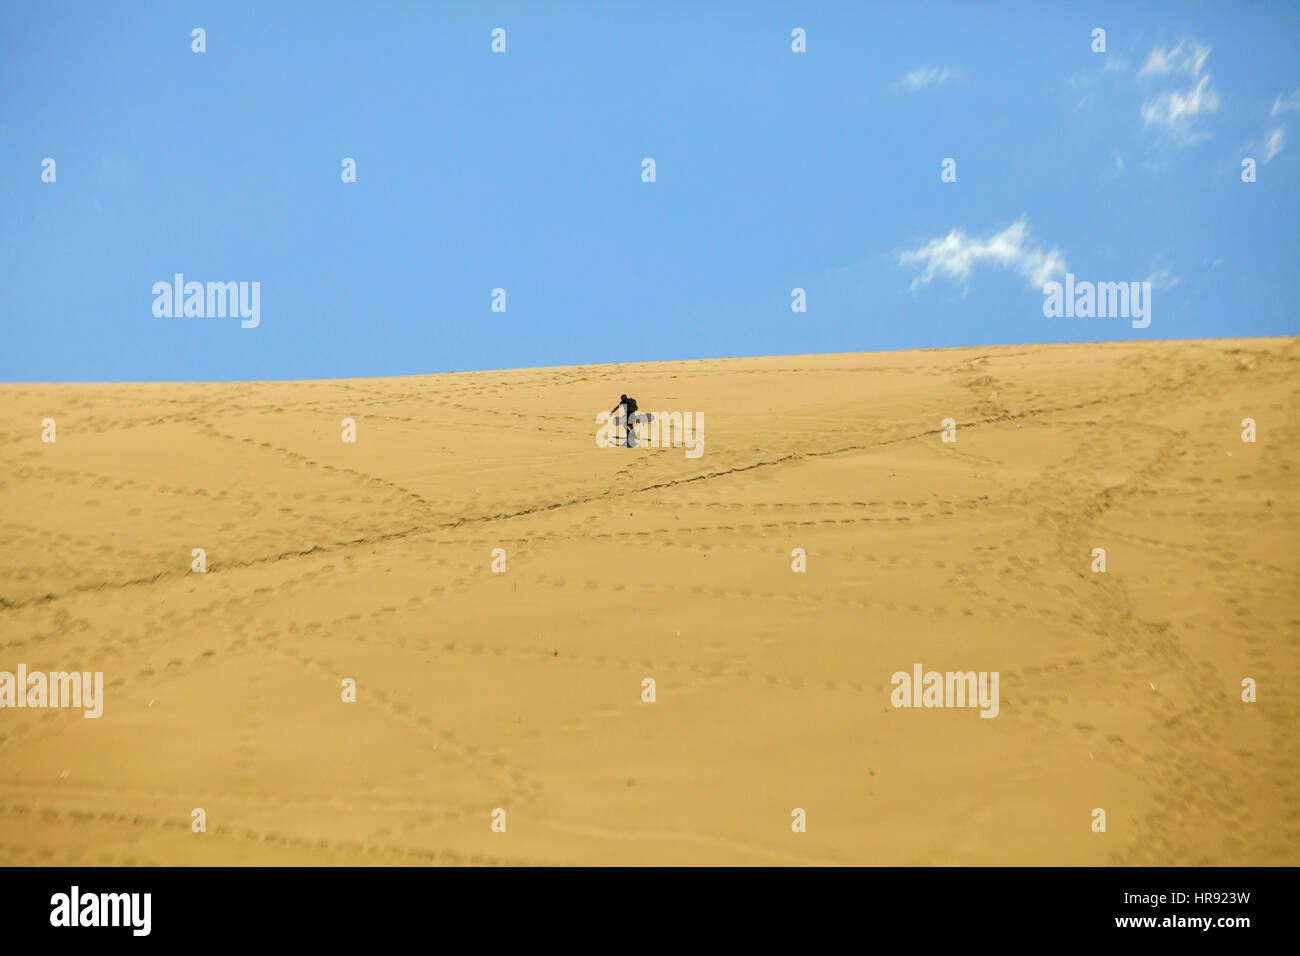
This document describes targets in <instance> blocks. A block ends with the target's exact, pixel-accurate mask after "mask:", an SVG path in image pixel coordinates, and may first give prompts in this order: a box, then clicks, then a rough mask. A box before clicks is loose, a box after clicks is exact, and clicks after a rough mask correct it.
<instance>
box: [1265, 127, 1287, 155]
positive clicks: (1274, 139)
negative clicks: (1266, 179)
mask: <svg viewBox="0 0 1300 956" xmlns="http://www.w3.org/2000/svg"><path fill="white" fill-rule="evenodd" d="M1285 145H1286V133H1285V132H1283V127H1281V126H1279V127H1278V128H1277V129H1275V130H1273V132H1271V133H1269V134H1268V138H1267V139H1266V140H1264V162H1266V163H1267V162H1268V161H1269V160H1270V159H1272V158H1273V157H1274V156H1276V155H1277V154H1278V153H1280V152H1282V147H1283V146H1285Z"/></svg>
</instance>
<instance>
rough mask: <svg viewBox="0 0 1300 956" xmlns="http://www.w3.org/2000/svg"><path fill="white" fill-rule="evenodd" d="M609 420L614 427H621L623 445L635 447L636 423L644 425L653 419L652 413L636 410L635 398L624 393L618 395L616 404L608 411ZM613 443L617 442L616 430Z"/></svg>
mask: <svg viewBox="0 0 1300 956" xmlns="http://www.w3.org/2000/svg"><path fill="white" fill-rule="evenodd" d="M609 414H610V416H611V417H610V421H611V422H612V423H613V425H614V427H615V428H616V429H617V428H622V429H623V430H624V434H623V447H625V448H635V447H636V443H637V442H636V428H635V426H637V425H646V424H649V423H650V422H652V421H654V420H655V417H654V415H652V414H650V413H649V412H638V411H637V406H636V399H635V398H628V396H626V395H620V396H619V398H618V404H617V405H615V406H614V407H613V408H611V409H610V411H609ZM615 436H616V437H615V440H614V444H615V445H617V444H618V439H617V432H615Z"/></svg>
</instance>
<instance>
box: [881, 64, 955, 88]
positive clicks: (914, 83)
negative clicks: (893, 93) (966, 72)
mask: <svg viewBox="0 0 1300 956" xmlns="http://www.w3.org/2000/svg"><path fill="white" fill-rule="evenodd" d="M960 76H961V71H959V70H950V69H948V68H947V67H946V66H945V67H937V66H931V67H921V68H919V69H916V70H913V71H912V72H911V73H908V74H906V75H905V76H902V77H899V79H897V80H896V81H894V85H895V86H897V87H902V88H903V89H905V90H907V91H908V92H911V93H915V92H916V91H917V90H923V89H925V88H926V87H927V86H943V84H945V83H947V82H948V81H950V80H955V79H957V78H959V77H960Z"/></svg>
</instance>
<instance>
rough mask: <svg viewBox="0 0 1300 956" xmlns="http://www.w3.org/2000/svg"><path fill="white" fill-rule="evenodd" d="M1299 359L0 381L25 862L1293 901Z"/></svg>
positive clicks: (996, 354)
mask: <svg viewBox="0 0 1300 956" xmlns="http://www.w3.org/2000/svg"><path fill="white" fill-rule="evenodd" d="M1298 359H1300V340H1297V339H1294V338H1288V339H1248V340H1236V341H1227V340H1220V341H1190V342H1159V343H1123V344H1093V345H1061V346H1018V347H989V348H969V349H954V350H932V351H920V352H896V353H887V354H860V355H820V356H798V357H781V358H755V359H728V360H717V361H695V362H673V363H648V364H638V365H627V366H600V367H580V368H546V369H527V370H519V371H505V372H481V373H464V374H455V375H438V376H424V377H413V378H397V379H376V380H347V381H310V382H282V383H240V384H142V385H3V386H0V396H3V399H4V401H3V407H4V409H5V412H4V415H3V417H0V455H2V456H3V458H2V460H0V522H2V527H0V533H2V534H3V541H4V548H3V550H2V551H0V671H9V672H14V671H16V668H17V667H18V665H20V664H22V665H25V666H26V668H27V669H28V670H29V671H37V670H42V671H71V670H78V671H92V672H93V671H102V672H103V674H104V682H105V700H104V712H103V716H102V717H100V718H98V719H86V718H84V717H83V715H82V712H81V711H80V710H75V709H56V708H45V709H34V708H22V709H18V708H15V709H8V708H6V709H3V710H0V864H34V865H50V864H88V865H123V864H164V865H167V864H205V863H212V864H221V865H224V864H290V865H294V864H309V865H311V864H324V865H352V864H399V865H412V864H415V865H420V864H426V863H438V864H446V863H450V864H455V863H488V864H493V863H511V864H517V863H538V864H703V863H714V864H939V865H954V864H955V865H966V864H1016V863H1026V864H1048V865H1052V864H1086V865H1109V864H1122V865H1127V864H1286V865H1296V864H1300V776H1298V775H1297V759H1298V758H1300V746H1298V745H1297V742H1296V741H1297V736H1296V726H1297V716H1298V711H1297V705H1298V704H1300V689H1298V688H1300V607H1298V599H1300V556H1298V554H1297V548H1296V544H1297V540H1298V538H1297V532H1298V531H1300V493H1298V492H1297V477H1300V474H1297V471H1298V469H1300V452H1298V451H1297V446H1296V444H1295V443H1294V441H1293V439H1292V436H1291V435H1290V429H1291V426H1292V423H1293V422H1294V421H1295V420H1296V416H1297V413H1300V401H1298V399H1300V378H1298V377H1297V371H1298V370H1300V364H1298V361H1297V360H1298ZM624 391H627V392H630V393H632V394H634V395H635V396H636V397H637V398H638V400H639V401H640V404H641V408H642V409H643V410H646V411H660V410H668V411H672V410H680V411H692V412H701V413H702V414H703V416H704V422H705V433H704V451H703V454H702V455H701V456H700V457H698V458H696V459H691V458H689V457H687V456H686V455H685V454H684V452H683V449H681V448H650V447H645V446H642V447H640V448H636V449H616V448H605V449H602V448H598V447H597V446H596V442H595V434H596V424H595V415H596V413H597V412H599V411H601V410H606V409H608V408H609V407H610V406H611V405H612V404H613V401H614V399H616V398H617V396H618V394H619V393H620V392H624ZM347 417H350V418H353V419H354V420H355V422H356V427H357V441H356V442H355V443H344V442H343V441H342V440H341V438H340V423H341V420H342V419H343V418H347ZM1247 417H1249V418H1253V419H1254V420H1255V421H1256V423H1257V428H1258V440H1257V441H1256V442H1254V443H1246V442H1243V441H1242V425H1241V423H1242V420H1243V419H1244V418H1247ZM46 418H52V419H54V420H55V423H56V429H57V431H56V437H57V440H56V441H55V442H53V443H50V442H43V441H42V440H41V432H42V424H41V423H42V420H43V419H46ZM945 418H952V419H954V420H955V422H956V425H957V430H956V441H955V442H952V443H948V442H944V441H943V440H942V434H941V422H942V421H943V419H945ZM195 548H202V549H204V550H205V552H206V560H207V571H206V573H203V574H199V573H194V572H192V571H191V560H192V558H191V555H192V551H193V549H195ZM496 548H501V549H504V551H505V559H506V569H505V571H504V572H503V573H496V572H494V571H493V569H492V564H493V549H496ZM795 548H802V549H804V550H805V551H806V555H807V570H806V572H804V573H795V572H794V571H792V560H793V559H792V550H793V549H795ZM1094 548H1104V549H1105V551H1106V561H1107V568H1106V571H1105V573H1094V572H1093V571H1092V570H1091V568H1092V564H1093V560H1094V559H1093V556H1092V555H1093V549H1094ZM917 663H919V664H922V665H923V666H924V667H925V668H926V669H927V670H928V669H935V670H939V671H950V670H954V671H967V670H973V671H987V672H993V671H996V672H998V673H999V675H1000V685H999V694H998V698H999V699H998V704H999V708H998V714H997V716H996V718H993V719H982V718H980V717H979V712H978V710H975V709H971V708H956V707H953V708H942V709H941V708H897V707H894V706H893V705H892V704H891V692H892V690H893V688H892V687H891V676H892V675H893V674H894V673H895V672H897V671H908V672H910V671H911V669H912V667H913V665H914V664H917ZM344 678H352V679H355V681H356V685H357V700H356V702H355V703H345V702H344V701H343V700H342V696H341V695H342V691H341V682H342V681H343V679H344ZM645 678H653V679H654V681H655V688H656V700H655V701H654V702H653V703H647V702H643V700H642V687H643V685H642V682H643V680H644V679H645ZM1245 678H1251V679H1253V680H1255V681H1256V682H1257V686H1258V700H1257V701H1256V702H1254V703H1248V702H1243V700H1242V681H1243V679H1245ZM195 808H202V809H203V810H204V811H205V813H206V832H202V833H196V832H193V830H192V827H191V821H192V812H193V810H194V809H195ZM495 808H503V809H504V810H505V811H506V820H507V825H506V831H505V832H504V833H499V832H493V830H492V827H491V824H492V811H493V810H494V809H495ZM795 808H801V809H803V810H804V811H806V816H807V830H806V832H803V833H796V832H793V831H792V827H791V822H792V811H793V810H794V809H795ZM1094 808H1102V809H1104V810H1105V811H1106V831H1105V832H1104V833H1098V832H1094V831H1093V827H1092V820H1093V818H1092V812H1093V810H1094Z"/></svg>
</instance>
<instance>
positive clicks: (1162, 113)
mask: <svg viewBox="0 0 1300 956" xmlns="http://www.w3.org/2000/svg"><path fill="white" fill-rule="evenodd" d="M1218 109H1219V94H1218V92H1216V91H1215V89H1214V87H1212V86H1211V85H1210V77H1209V74H1206V75H1205V76H1203V77H1201V78H1200V80H1198V81H1197V83H1196V85H1195V86H1194V87H1192V88H1191V89H1189V90H1185V91H1183V92H1179V91H1178V90H1169V91H1167V92H1164V93H1161V94H1160V95H1159V96H1157V97H1156V98H1155V99H1153V100H1147V101H1146V102H1145V103H1143V104H1142V124H1143V125H1144V126H1158V127H1161V128H1163V129H1164V130H1166V131H1168V132H1169V133H1172V134H1174V136H1175V137H1176V138H1178V139H1181V140H1183V141H1185V142H1188V143H1190V142H1195V141H1196V140H1197V139H1199V138H1201V137H1200V136H1197V135H1195V131H1194V128H1195V126H1196V123H1197V120H1199V119H1200V117H1201V114H1202V113H1215V112H1217V111H1218Z"/></svg>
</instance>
